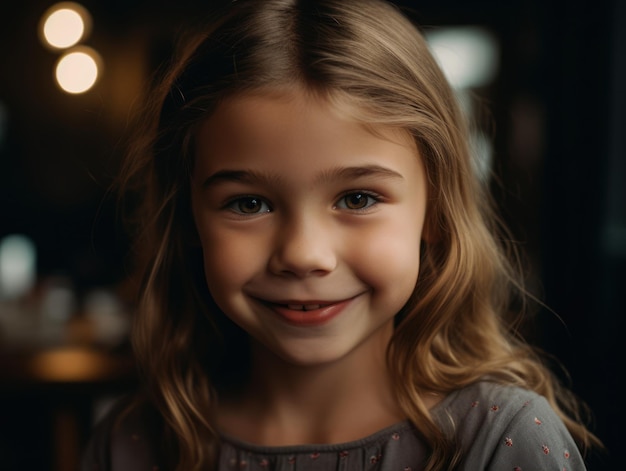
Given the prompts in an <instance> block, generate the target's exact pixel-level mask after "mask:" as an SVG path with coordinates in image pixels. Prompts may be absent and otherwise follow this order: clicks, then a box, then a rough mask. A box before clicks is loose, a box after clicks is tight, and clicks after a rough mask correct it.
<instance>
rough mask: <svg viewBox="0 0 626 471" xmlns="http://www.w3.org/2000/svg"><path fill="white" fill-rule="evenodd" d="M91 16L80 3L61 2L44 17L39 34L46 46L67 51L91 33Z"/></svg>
mask: <svg viewBox="0 0 626 471" xmlns="http://www.w3.org/2000/svg"><path fill="white" fill-rule="evenodd" d="M90 28H91V15H89V12H88V11H87V10H86V9H85V8H84V7H83V6H82V5H79V4H78V3H74V2H61V3H57V4H56V5H53V6H52V7H50V8H49V9H48V10H47V11H46V12H45V13H44V15H43V16H42V18H41V23H40V28H39V34H40V36H41V40H42V41H43V43H44V44H45V45H46V46H49V47H52V48H54V49H65V48H68V47H72V46H74V45H75V44H77V43H78V42H79V41H80V40H81V39H83V38H84V37H85V36H87V34H88V33H89V30H90Z"/></svg>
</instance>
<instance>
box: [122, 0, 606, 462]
mask: <svg viewBox="0 0 626 471" xmlns="http://www.w3.org/2000/svg"><path fill="white" fill-rule="evenodd" d="M210 24H211V26H209V27H206V28H204V29H203V30H202V31H200V32H199V33H198V34H197V35H194V36H192V37H191V38H190V39H188V40H187V41H186V42H185V43H184V45H183V46H182V47H180V48H179V49H178V50H177V52H176V53H175V54H174V56H173V61H172V63H171V64H170V66H169V68H168V69H167V72H166V73H164V74H162V77H161V80H160V82H159V84H158V85H156V86H155V87H154V89H153V90H152V93H150V95H149V101H148V103H147V105H146V109H145V112H144V113H143V114H142V115H141V123H142V127H141V130H140V133H139V135H138V136H137V137H136V139H135V141H134V144H133V146H132V148H131V152H130V153H129V155H128V158H127V160H126V161H125V163H124V165H123V167H122V172H121V184H122V189H123V191H124V194H126V195H129V194H130V195H134V196H135V198H134V199H131V201H133V208H134V209H135V210H136V211H135V212H134V220H133V222H134V226H133V227H134V231H133V236H134V237H135V240H136V243H135V246H134V247H135V255H136V263H137V264H136V268H137V270H138V272H139V273H138V276H139V279H140V280H141V282H140V288H139V299H138V308H137V312H136V316H135V323H134V330H133V334H132V341H133V347H134V352H135V355H136V359H137V362H138V364H139V366H140V369H141V372H142V376H143V378H144V379H145V385H146V391H149V394H150V402H151V403H152V404H154V406H155V407H156V409H157V410H158V411H159V413H160V415H161V416H162V418H163V424H164V427H163V428H164V430H165V433H166V434H167V435H168V436H169V440H166V442H168V443H170V444H171V449H169V451H168V456H169V459H170V464H171V466H172V468H176V469H178V470H185V471H190V470H200V469H215V468H216V466H217V464H216V463H217V459H218V454H219V436H218V433H217V431H216V429H215V427H214V425H213V421H212V417H213V416H214V408H215V404H216V401H217V395H218V394H219V392H220V391H224V390H227V388H228V387H229V385H231V384H234V383H236V382H237V381H238V379H240V378H239V377H238V375H245V373H246V371H247V368H248V364H247V354H246V350H245V348H244V347H245V346H246V342H247V340H246V335H245V333H243V332H242V331H240V330H239V329H238V328H237V327H235V326H234V325H233V324H232V323H231V322H230V321H228V320H227V319H226V317H225V316H224V315H223V313H221V312H220V311H219V309H218V308H217V307H216V305H215V303H214V302H213V301H212V300H211V298H210V295H209V294H208V290H207V288H206V284H205V278H204V273H203V267H202V256H201V255H200V247H199V244H198V242H197V239H196V235H195V229H194V225H193V220H192V215H191V210H190V207H191V204H190V189H189V179H190V173H191V171H192V169H193V165H194V162H193V154H194V152H193V146H194V130H195V129H196V127H197V126H198V124H199V123H200V122H202V121H203V120H205V119H206V118H207V117H208V116H210V114H211V113H212V111H213V110H214V109H215V108H216V106H217V104H218V103H219V102H220V101H221V100H223V99H225V98H227V97H229V96H233V95H236V94H238V93H242V92H247V91H259V90H260V91H263V90H269V89H271V90H276V89H281V88H289V87H293V86H294V85H297V86H300V87H304V88H306V89H309V90H312V91H315V92H316V93H318V94H319V96H320V97H324V99H328V100H330V101H331V102H333V103H336V104H337V106H346V107H347V108H349V109H350V110H351V111H350V112H351V113H352V117H353V119H355V120H357V121H358V122H361V123H364V124H366V125H372V126H373V127H376V126H387V127H393V128H399V129H403V130H405V131H406V132H408V133H410V134H411V135H412V136H413V138H414V139H415V142H416V144H417V147H418V149H419V153H420V155H421V156H422V158H423V161H424V166H425V169H426V174H427V178H428V182H429V191H428V195H429V199H428V207H427V221H426V229H425V230H426V232H427V233H428V234H429V237H428V240H427V241H424V242H423V244H422V247H423V248H422V252H423V253H422V263H421V267H420V273H419V281H418V283H417V286H416V287H415V291H414V293H413V295H412V296H411V298H410V300H409V301H408V302H407V304H406V306H405V307H404V308H403V309H402V311H401V312H400V313H398V316H397V323H396V329H395V333H394V335H393V338H392V340H391V343H390V345H389V348H388V367H389V369H390V371H391V376H392V378H393V382H394V389H395V391H397V400H398V403H399V404H400V405H401V407H402V408H403V410H404V412H405V413H406V415H407V416H408V417H409V418H410V420H411V421H412V422H413V424H414V425H415V427H416V428H417V430H418V432H419V433H420V434H421V435H422V436H423V438H424V439H425V441H426V442H427V443H428V445H429V446H430V449H431V451H432V453H431V456H430V458H429V464H428V469H429V470H435V469H437V470H439V469H451V468H452V467H453V466H454V465H455V463H456V462H457V460H458V459H459V456H458V451H457V450H456V449H455V447H454V444H453V443H452V441H451V438H450V437H448V436H446V435H444V433H443V432H442V431H441V430H440V428H439V427H438V426H437V424H436V423H435V422H434V421H433V419H432V418H431V416H430V414H429V412H428V409H427V407H426V406H425V404H424V402H423V401H422V399H421V397H422V395H423V394H424V393H425V392H436V393H441V394H445V393H448V392H450V391H453V390H455V389H458V388H461V387H463V386H464V385H468V384H470V383H473V382H476V381H478V380H480V379H484V378H490V379H492V380H494V381H499V382H502V383H505V384H513V385H518V386H522V387H524V388H528V389H531V390H534V391H536V392H538V393H539V394H541V395H543V396H545V397H546V398H547V400H548V401H549V402H550V404H551V405H552V407H553V408H554V409H555V411H556V412H557V414H559V416H560V417H561V418H562V419H563V421H564V422H565V424H566V426H567V428H568V429H569V430H570V432H571V433H572V435H573V437H574V438H575V439H576V440H577V442H578V443H579V444H580V445H581V447H583V448H585V447H586V446H588V445H590V444H595V443H597V440H596V438H595V437H594V436H593V435H592V434H591V433H590V432H589V431H588V430H587V429H586V427H585V426H584V424H583V422H582V421H581V420H580V415H579V411H580V410H581V407H580V404H579V403H578V402H577V400H576V399H575V397H574V396H573V395H572V394H571V392H569V391H568V390H567V389H565V388H563V387H561V386H560V385H559V382H558V381H557V380H556V379H555V377H554V375H553V374H552V373H551V371H550V369H549V368H548V367H547V366H545V365H544V363H543V362H542V360H541V357H540V356H539V355H538V354H537V352H536V351H535V350H534V349H533V348H532V347H530V346H529V345H527V344H526V343H524V342H523V341H522V340H520V339H519V338H518V336H517V335H516V334H515V330H514V329H513V328H512V326H513V324H512V323H511V321H510V317H509V314H511V309H510V306H511V297H512V296H517V295H521V296H524V293H523V289H522V287H521V282H520V281H519V280H520V277H519V276H518V274H517V270H516V269H514V264H512V263H511V262H510V260H511V257H510V255H511V253H510V251H509V250H508V249H507V248H506V246H505V244H504V242H503V241H504V240H506V237H503V236H502V234H503V232H502V230H501V225H500V224H499V223H498V219H497V217H496V216H495V214H494V211H493V210H492V205H491V204H490V201H489V195H488V191H487V190H486V188H484V187H483V185H482V184H481V183H480V181H479V179H478V178H477V177H476V176H475V174H474V171H473V163H472V156H471V153H470V151H469V149H468V131H467V126H466V124H465V120H464V118H463V116H462V113H461V112H460V109H459V107H458V104H457V100H456V97H455V94H454V92H453V90H452V89H451V87H450V86H449V84H448V82H447V81H446V79H445V77H444V75H443V74H442V72H441V70H440V68H439V67H438V65H437V63H436V62H435V60H434V59H433V57H432V56H431V54H430V52H429V50H428V47H427V44H426V42H425V40H424V38H423V37H422V35H421V34H420V32H419V30H418V28H417V27H416V26H415V25H414V24H412V22H411V21H410V20H409V19H408V18H407V17H406V16H405V15H403V14H402V13H401V12H400V11H399V9H398V8H397V7H395V6H393V5H392V4H389V3H385V2H383V1H379V0H359V1H350V0H318V1H312V0H258V1H255V0H238V1H233V2H232V4H231V5H230V6H229V8H228V9H227V11H226V12H225V13H224V14H223V15H221V16H219V19H218V20H214V21H211V22H210ZM416 158H417V156H416ZM233 347H236V348H233Z"/></svg>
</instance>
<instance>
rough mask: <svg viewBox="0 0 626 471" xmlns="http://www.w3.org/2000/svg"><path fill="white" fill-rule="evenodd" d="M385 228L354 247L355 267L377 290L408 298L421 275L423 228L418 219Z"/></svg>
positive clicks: (392, 224) (388, 223)
mask: <svg viewBox="0 0 626 471" xmlns="http://www.w3.org/2000/svg"><path fill="white" fill-rule="evenodd" d="M405 221H407V222H405ZM379 227H381V226H379ZM382 227H383V228H382V229H378V230H376V231H373V232H372V233H370V234H362V242H363V243H362V244H354V246H353V254H352V258H353V260H354V261H355V262H354V263H355V268H356V270H357V271H358V272H359V276H360V277H361V278H362V279H363V280H364V281H366V282H367V283H368V284H369V285H370V286H372V287H373V288H374V289H378V290H379V291H384V292H385V293H387V294H388V295H389V296H390V297H392V298H405V297H406V298H407V299H408V296H410V295H411V293H412V292H413V289H414V288H415V284H416V282H417V275H418V272H419V264H420V236H421V225H420V224H417V223H415V221H414V220H413V221H410V220H407V219H405V220H402V219H395V220H390V221H388V222H387V223H385V224H383V225H382ZM401 304H404V302H402V303H401Z"/></svg>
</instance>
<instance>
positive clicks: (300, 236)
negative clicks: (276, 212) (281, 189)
mask: <svg viewBox="0 0 626 471" xmlns="http://www.w3.org/2000/svg"><path fill="white" fill-rule="evenodd" d="M276 232H277V233H276V236H275V243H274V249H273V251H272V254H271V257H270V260H269V270H270V272H272V273H274V274H276V275H280V276H290V277H295V278H306V277H309V276H324V275H326V274H328V273H330V272H332V271H333V270H334V269H335V268H336V266H337V254H336V250H335V248H336V243H337V240H336V238H335V236H334V235H333V231H332V230H331V228H330V227H328V225H324V224H322V222H321V221H320V219H319V218H314V217H304V216H302V215H300V216H298V217H295V218H288V219H286V220H283V221H281V224H280V225H279V227H277V231H276Z"/></svg>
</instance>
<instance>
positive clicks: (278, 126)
mask: <svg viewBox="0 0 626 471" xmlns="http://www.w3.org/2000/svg"><path fill="white" fill-rule="evenodd" d="M359 111H360V110H359V109H358V108H357V106H356V105H355V104H354V103H353V102H352V101H351V100H350V99H349V97H346V96H339V99H337V96H331V95H328V94H323V93H318V92H316V91H312V90H309V89H305V88H300V87H290V88H283V89H262V90H255V91H250V92H245V93H239V94H235V95H232V96H229V97H227V98H225V99H224V100H222V101H221V102H220V103H219V104H218V105H217V107H216V108H215V110H214V111H213V113H211V115H210V116H209V117H207V118H206V119H205V120H204V121H202V122H201V123H200V125H199V126H198V127H197V128H196V132H195V133H194V134H195V135H194V137H195V139H194V140H195V141H196V157H200V156H202V154H203V151H213V152H215V151H217V150H220V149H222V150H223V149H228V150H230V151H231V152H236V151H237V150H243V149H245V148H254V147H263V146H264V147H267V146H270V147H271V145H272V144H274V145H275V146H279V147H281V148H285V147H289V146H291V147H297V146H298V145H308V146H313V147H315V148H316V149H317V150H318V151H319V152H320V153H323V152H325V151H326V150H327V149H326V148H327V147H330V146H332V147H335V148H337V150H339V149H341V148H343V147H345V148H352V149H353V150H354V148H358V147H364V146H373V147H374V150H375V149H377V148H379V147H381V146H384V145H385V143H387V145H395V146H402V147H406V148H410V149H411V150H412V151H413V152H414V154H415V155H416V156H418V155H419V153H418V150H417V146H416V144H415V141H414V139H413V137H412V136H411V134H410V133H409V132H408V131H407V130H405V129H401V128H393V127H391V126H384V125H380V124H377V125H371V124H369V123H366V122H363V120H360V119H358V116H360V115H361V113H359ZM213 152H211V153H213Z"/></svg>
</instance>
